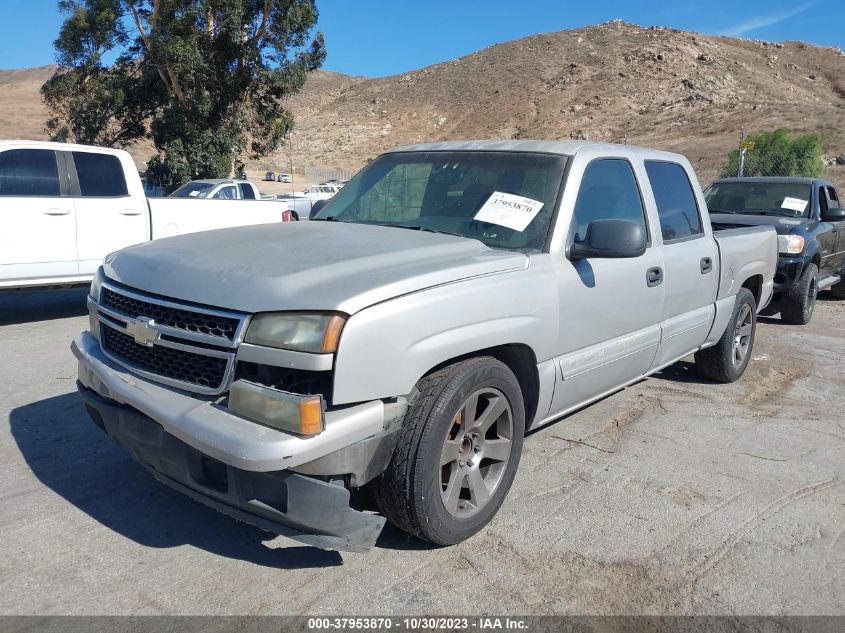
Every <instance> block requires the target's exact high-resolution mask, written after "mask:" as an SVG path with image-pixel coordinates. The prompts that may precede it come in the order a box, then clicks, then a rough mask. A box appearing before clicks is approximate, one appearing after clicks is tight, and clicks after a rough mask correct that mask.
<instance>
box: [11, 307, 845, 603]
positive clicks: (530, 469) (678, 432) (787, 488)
mask: <svg viewBox="0 0 845 633" xmlns="http://www.w3.org/2000/svg"><path fill="white" fill-rule="evenodd" d="M84 295H85V293H84V291H82V292H79V291H63V292H58V293H56V292H54V293H42V294H31V295H0V420H2V421H3V422H4V424H3V428H2V431H0V434H2V435H0V473H2V475H1V476H0V481H1V482H2V488H0V498H2V501H0V613H4V614H11V613H18V614H160V613H174V614H177V613H178V614H189V613H207V614H270V613H279V614H288V613H290V614H303V613H314V614H316V613H332V614H373V613H378V614H431V613H434V614H442V615H446V614H466V613H473V614H478V613H491V612H495V613H516V614H532V613H537V614H540V613H543V614H545V613H558V614H617V613H650V614H655V613H708V614H724V613H729V614H832V613H838V614H845V575H843V572H842V570H843V569H845V486H843V480H845V459H843V456H845V413H843V411H845V371H843V357H845V302H838V303H837V302H834V301H832V300H831V299H829V298H827V297H824V296H823V297H822V299H821V300H820V302H819V306H818V309H817V313H816V315H815V317H814V319H813V322H812V323H811V324H810V325H809V326H806V327H792V326H786V325H782V324H781V323H780V322H779V321H778V320H776V319H764V320H763V321H764V322H763V323H762V325H761V328H760V330H759V334H758V341H757V346H756V348H755V353H754V361H753V363H752V365H751V367H750V369H749V372H748V373H747V374H746V375H745V377H744V378H743V379H742V380H741V381H740V382H739V383H736V384H733V385H728V386H723V385H715V384H711V383H706V382H702V381H700V380H699V379H698V378H697V377H696V375H695V372H694V371H693V368H692V365H691V363H688V362H681V363H679V364H677V365H675V366H673V367H671V368H670V369H669V370H668V371H665V372H663V374H662V375H659V376H655V377H653V378H650V379H648V380H646V381H643V382H641V383H640V384H638V385H635V386H633V387H631V388H629V389H626V390H625V391H622V392H620V393H618V394H616V395H613V396H611V397H609V398H606V399H604V400H603V401H601V402H599V403H597V404H595V405H593V406H591V407H588V408H586V409H584V410H582V411H580V412H578V413H575V414H573V415H570V416H568V417H566V418H565V419H563V420H560V421H559V422H557V423H555V424H553V425H551V426H548V427H546V428H544V429H541V430H539V431H537V432H535V433H533V434H532V435H531V436H530V437H529V438H528V439H527V440H526V444H525V447H526V452H525V455H524V456H523V458H522V464H521V466H520V472H519V474H518V475H517V478H516V482H515V484H514V488H513V490H512V491H511V494H510V496H509V498H508V500H507V501H506V503H505V505H504V507H503V508H502V511H501V512H500V514H499V516H498V517H497V519H496V520H495V521H494V522H493V524H492V525H491V526H490V527H489V528H488V529H487V530H485V531H484V532H482V533H481V534H479V535H478V536H476V537H475V538H473V539H471V540H470V541H468V542H466V543H463V544H462V545H459V546H456V547H452V548H448V549H434V548H430V547H428V546H426V545H425V544H423V543H421V542H419V541H416V540H414V539H410V538H408V537H406V536H405V535H403V534H402V533H400V532H398V531H396V530H392V529H387V530H386V531H385V533H384V534H383V535H382V538H381V539H380V541H379V544H378V547H377V548H375V549H374V550H373V551H371V552H369V553H367V554H338V553H334V552H323V551H320V550H315V549H311V548H308V547H303V546H299V545H297V544H295V543H294V542H292V541H288V540H285V539H283V538H277V539H272V540H268V538H267V535H266V534H264V533H262V532H260V531H259V530H257V529H254V528H251V527H249V526H246V525H243V524H239V523H236V522H234V521H232V520H231V519H229V518H227V517H224V516H222V515H219V514H216V513H215V512H214V511H212V510H208V509H206V508H205V507H203V506H201V505H198V504H196V503H194V502H192V501H189V500H187V499H185V498H183V497H181V496H180V495H179V494H177V493H175V492H172V491H171V490H169V489H167V488H165V487H164V486H162V485H160V484H158V483H156V482H155V481H154V480H153V479H152V477H151V476H149V475H148V474H147V473H146V472H145V471H143V470H142V469H141V467H140V466H137V465H136V464H135V463H134V462H132V461H131V460H130V459H129V457H128V456H127V455H126V454H125V453H123V452H122V451H121V450H120V449H118V448H117V446H115V445H113V444H112V442H111V441H110V440H108V439H107V438H106V436H105V435H103V434H102V433H101V432H100V431H99V430H98V429H97V428H96V427H95V426H94V425H93V424H92V423H91V422H89V420H88V418H87V416H86V414H85V412H84V411H83V408H82V406H81V405H80V403H79V401H78V400H77V397H76V395H75V387H74V380H75V373H76V366H75V362H74V359H73V357H72V355H71V354H70V352H69V350H68V344H69V341H70V339H71V337H72V336H73V335H74V334H75V333H76V332H78V331H79V330H81V329H83V328H84V327H85V324H86V319H85V317H84V316H83V302H84Z"/></svg>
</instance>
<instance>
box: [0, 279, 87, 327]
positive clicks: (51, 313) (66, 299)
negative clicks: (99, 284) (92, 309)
mask: <svg viewBox="0 0 845 633" xmlns="http://www.w3.org/2000/svg"><path fill="white" fill-rule="evenodd" d="M87 296H88V289H87V287H85V288H64V289H61V290H34V291H31V292H29V291H27V292H17V291H16V292H2V293H0V325H15V324H17V323H29V322H33V321H51V320H53V319H66V318H68V317H75V316H83V315H84V314H86V313H87V312H88V307H87V306H86V297H87Z"/></svg>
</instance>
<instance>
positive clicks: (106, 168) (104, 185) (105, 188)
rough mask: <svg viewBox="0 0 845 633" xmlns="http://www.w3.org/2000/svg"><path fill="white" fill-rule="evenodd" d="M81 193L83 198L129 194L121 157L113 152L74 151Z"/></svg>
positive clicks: (115, 196)
mask: <svg viewBox="0 0 845 633" xmlns="http://www.w3.org/2000/svg"><path fill="white" fill-rule="evenodd" d="M72 155H73V163H74V165H75V166H76V175H77V178H78V179H79V195H81V196H82V197H83V198H122V197H125V196H128V195H129V190H128V189H127V186H126V176H125V175H124V173H123V165H122V164H121V162H120V159H119V158H118V157H117V156H114V155H113V154H97V153H94V152H72Z"/></svg>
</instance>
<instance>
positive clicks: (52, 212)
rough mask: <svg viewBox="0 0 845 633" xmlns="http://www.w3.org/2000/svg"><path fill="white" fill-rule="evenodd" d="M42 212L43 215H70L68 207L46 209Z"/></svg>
mask: <svg viewBox="0 0 845 633" xmlns="http://www.w3.org/2000/svg"><path fill="white" fill-rule="evenodd" d="M42 213H43V214H44V215H70V209H47V210H46V211H42Z"/></svg>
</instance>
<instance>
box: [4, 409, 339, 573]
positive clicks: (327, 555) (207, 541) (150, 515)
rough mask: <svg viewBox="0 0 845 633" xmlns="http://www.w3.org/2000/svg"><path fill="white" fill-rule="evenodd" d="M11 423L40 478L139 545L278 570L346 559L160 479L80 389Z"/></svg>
mask: <svg viewBox="0 0 845 633" xmlns="http://www.w3.org/2000/svg"><path fill="white" fill-rule="evenodd" d="M9 422H10V426H11V432H12V437H13V438H14V439H15V442H16V443H17V445H18V448H19V450H20V452H21V454H22V455H23V457H24V459H25V460H26V463H27V465H28V466H29V467H30V469H31V470H32V472H33V473H34V474H35V476H36V477H37V478H38V479H39V481H41V482H42V483H43V484H44V485H46V486H47V487H48V488H50V489H51V490H53V491H54V492H56V493H57V494H58V495H60V496H61V497H62V498H64V499H65V500H67V501H68V502H70V503H72V504H73V505H74V506H76V507H77V508H79V509H80V510H82V511H83V512H85V513H86V514H87V515H88V516H90V517H91V518H93V519H95V520H96V521H98V522H100V523H101V524H102V525H104V526H106V527H107V528H109V529H111V530H114V531H115V532H117V533H118V534H121V535H122V536H125V537H126V538H129V539H132V540H133V541H135V542H136V543H138V544H140V545H144V546H146V547H155V548H169V547H178V546H180V545H192V546H194V547H197V548H200V549H204V550H206V551H208V552H211V553H213V554H217V555H219V556H226V557H228V558H233V559H237V560H243V561H246V562H250V563H253V564H255V565H261V566H264V567H273V568H277V569H300V568H313V567H330V566H336V565H341V564H342V563H343V559H342V558H341V555H340V554H339V553H338V552H329V551H324V550H321V549H317V548H315V547H308V546H304V545H302V546H299V545H292V546H289V547H278V548H272V547H268V546H266V545H264V542H265V541H271V540H274V539H275V538H276V535H274V534H270V533H268V532H264V531H262V530H259V529H258V528H255V527H252V526H250V525H247V524H245V523H239V522H237V521H235V520H233V519H231V518H229V517H227V516H224V515H222V514H219V513H217V512H215V511H214V510H212V509H210V508H207V507H205V506H203V505H202V504H200V503H197V502H195V501H192V500H190V499H188V498H186V497H185V496H183V495H181V494H179V493H177V492H175V491H173V490H171V489H170V488H168V487H167V486H164V485H163V484H160V483H158V482H157V481H156V480H155V479H153V477H152V476H151V475H150V474H149V473H148V472H147V471H145V470H144V469H143V468H142V467H141V466H140V465H139V464H137V463H135V462H134V461H133V460H132V459H131V458H130V457H129V456H128V454H127V453H125V452H124V451H123V450H122V449H121V448H120V447H118V446H117V445H116V444H115V443H114V442H112V440H111V439H109V438H108V436H106V435H105V434H104V433H103V432H102V431H100V429H99V428H97V427H96V426H95V425H94V424H93V422H91V421H90V419H89V418H88V414H87V413H86V412H85V409H84V407H83V406H82V403H81V401H80V400H79V398H78V397H77V395H76V394H75V393H69V394H65V395H62V396H56V397H53V398H47V399H45V400H41V401H39V402H34V403H32V404H27V405H24V406H22V407H18V408H17V409H14V410H13V411H12V413H11V415H10V419H9ZM287 542H288V543H294V542H293V541H287Z"/></svg>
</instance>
